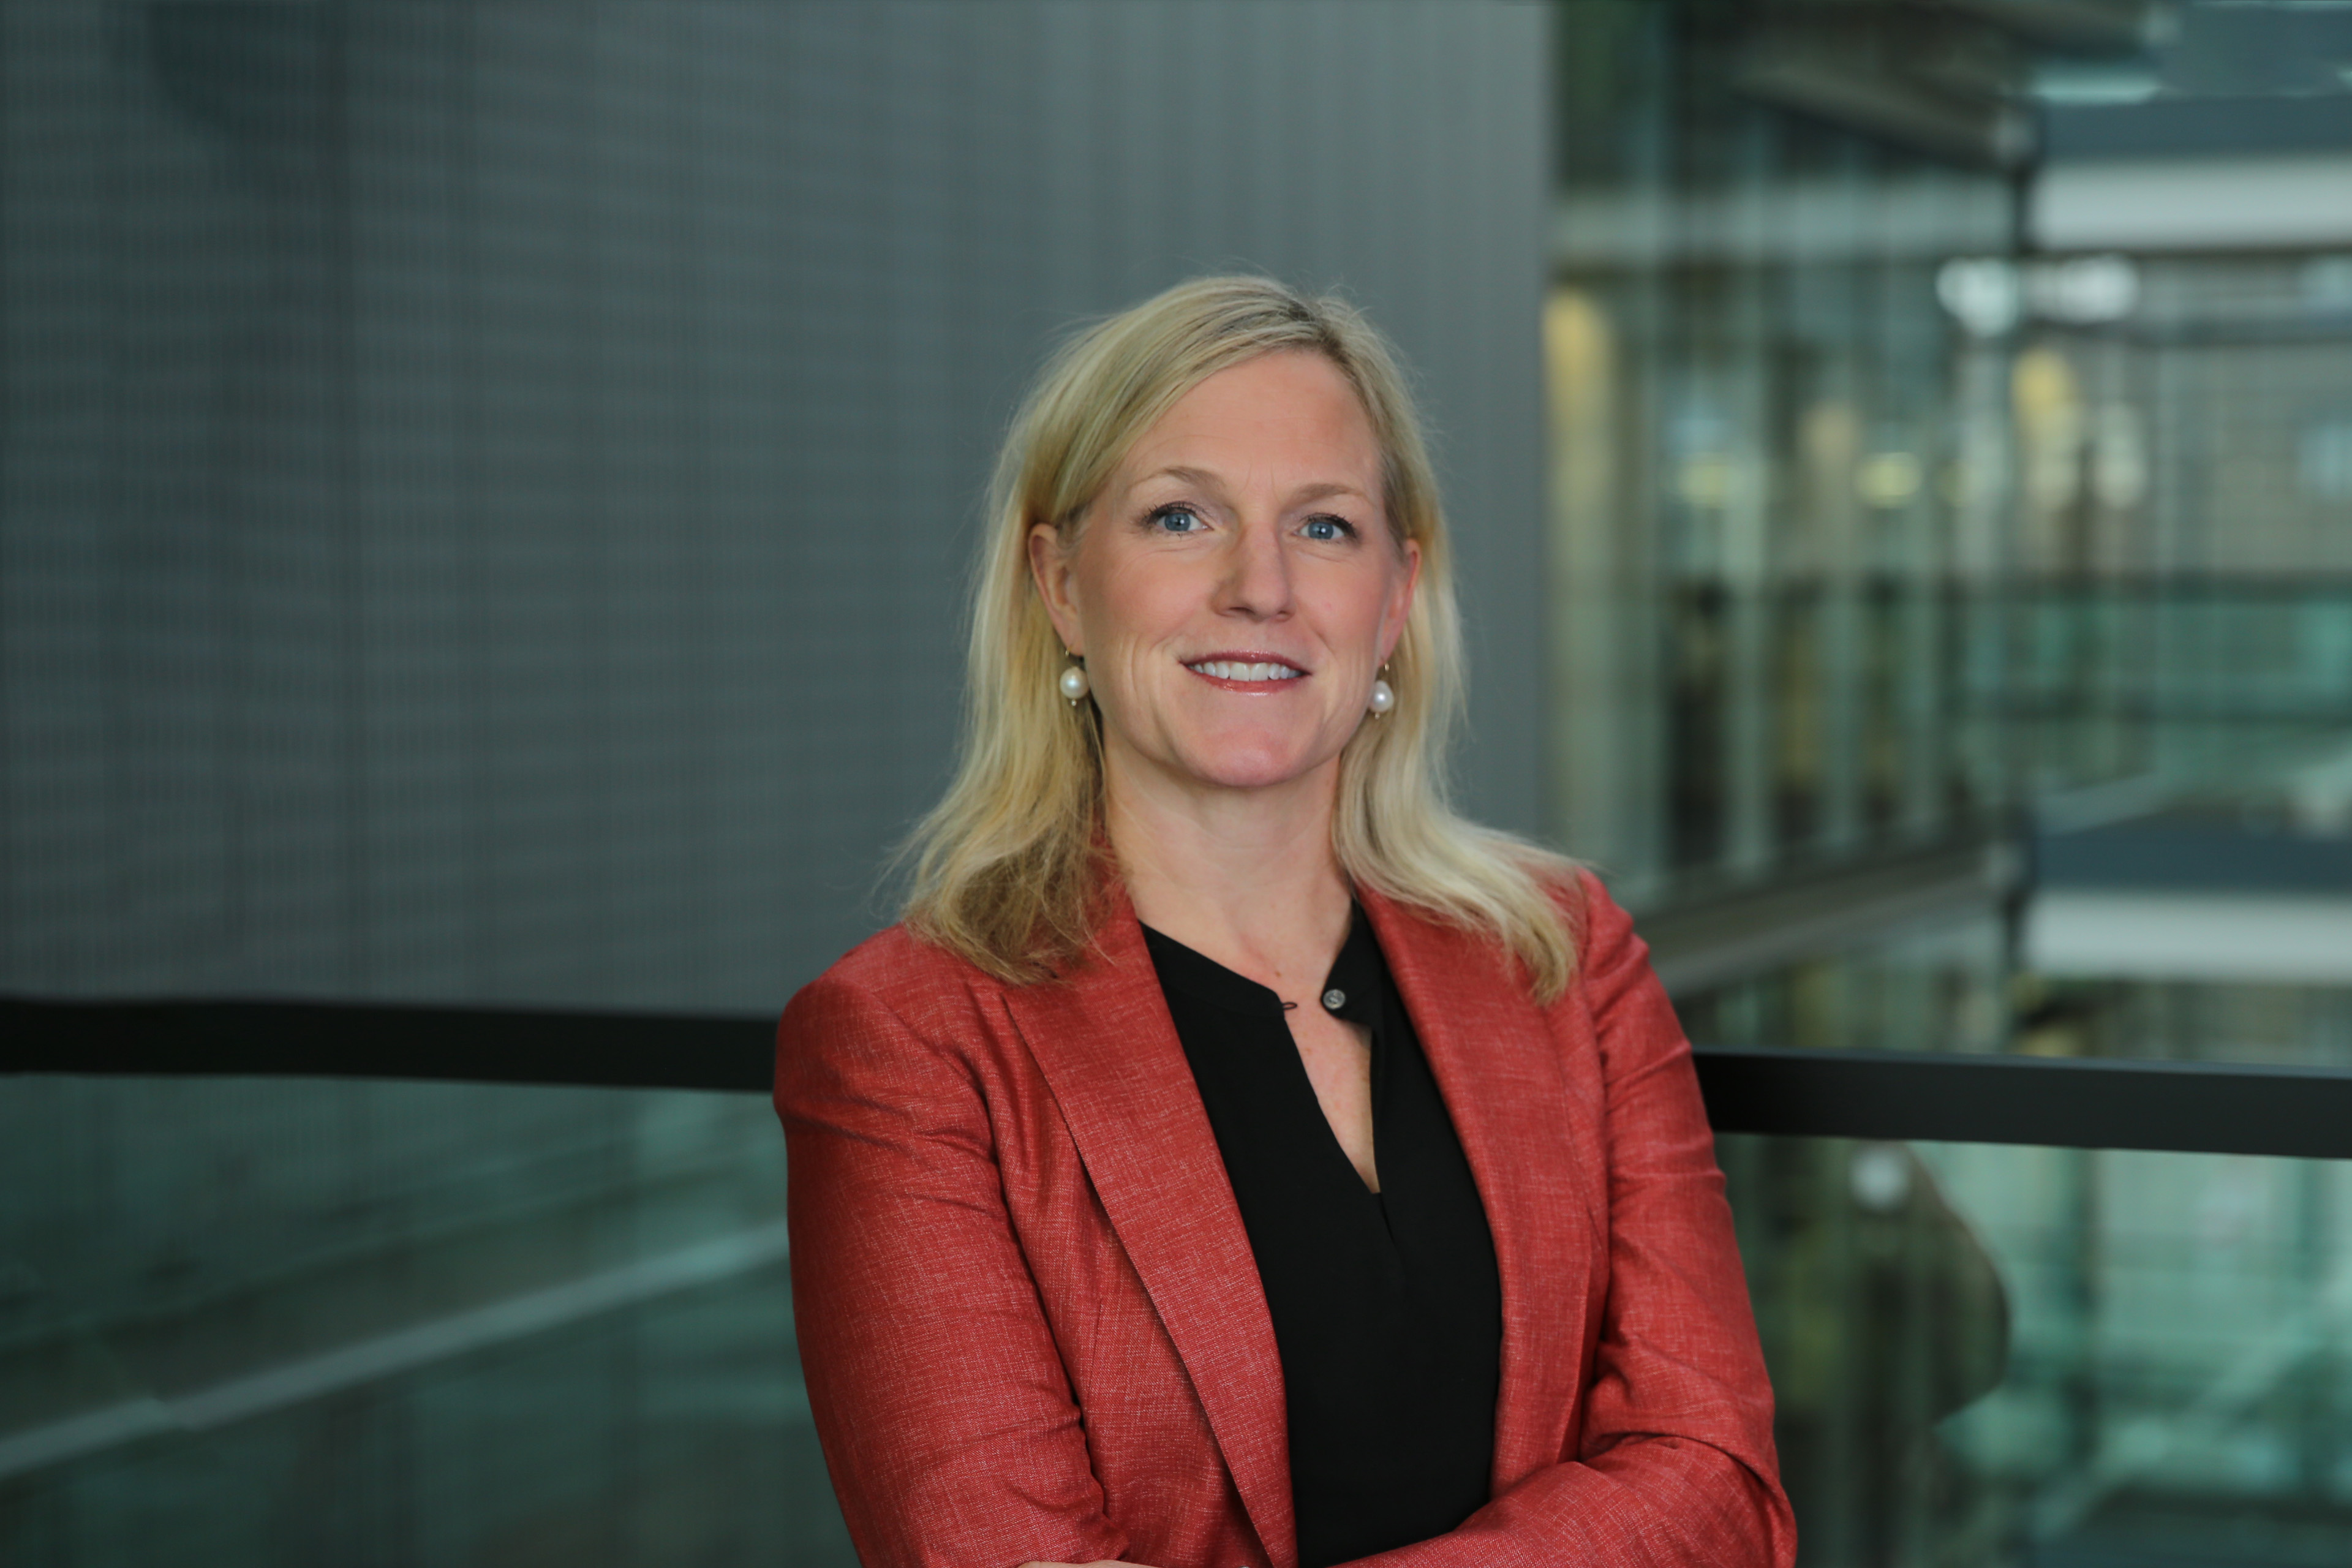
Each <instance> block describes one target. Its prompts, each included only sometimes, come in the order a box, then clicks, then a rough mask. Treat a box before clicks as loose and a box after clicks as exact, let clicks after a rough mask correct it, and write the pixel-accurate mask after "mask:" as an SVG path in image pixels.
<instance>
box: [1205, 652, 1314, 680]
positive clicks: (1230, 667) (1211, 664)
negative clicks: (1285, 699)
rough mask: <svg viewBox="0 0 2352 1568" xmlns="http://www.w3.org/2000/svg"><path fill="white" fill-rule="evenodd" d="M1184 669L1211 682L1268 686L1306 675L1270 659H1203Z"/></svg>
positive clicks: (1301, 671)
mask: <svg viewBox="0 0 2352 1568" xmlns="http://www.w3.org/2000/svg"><path fill="white" fill-rule="evenodd" d="M1184 668H1187V669H1189V670H1191V671H1192V673H1193V674H1195V675H1205V676H1207V677H1208V678H1209V679H1212V680H1237V681H1245V682H1259V681H1264V682H1266V683H1269V684H1271V683H1273V682H1276V681H1282V680H1297V679H1299V678H1300V677H1302V676H1304V675H1305V674H1306V673H1307V672H1306V671H1305V670H1303V669H1294V668H1291V667H1290V666H1289V665H1286V664H1276V663H1275V662H1274V661H1273V660H1271V659H1266V660H1260V661H1256V662H1253V661H1250V660H1247V659H1238V658H1204V659H1202V661H1201V662H1200V663H1198V664H1188V665H1186V666H1185V667H1184Z"/></svg>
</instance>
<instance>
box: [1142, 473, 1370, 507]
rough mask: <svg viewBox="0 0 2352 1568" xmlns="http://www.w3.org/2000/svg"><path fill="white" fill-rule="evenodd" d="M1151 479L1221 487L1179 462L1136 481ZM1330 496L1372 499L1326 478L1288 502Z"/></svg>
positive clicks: (1295, 493)
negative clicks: (1177, 480)
mask: <svg viewBox="0 0 2352 1568" xmlns="http://www.w3.org/2000/svg"><path fill="white" fill-rule="evenodd" d="M1153 479H1179V480H1181V481H1182V482H1184V483H1186V484H1190V485H1198V486H1200V487H1201V488H1202V489H1206V490H1214V489H1223V484H1222V483H1221V482H1220V481H1219V479H1218V478H1217V476H1216V475H1214V474H1213V473H1211V472H1210V471H1209V470H1208V469H1206V468H1186V467H1183V466H1182V465H1181V464H1179V465H1175V466H1171V467H1170V468H1160V469H1158V470H1156V471H1154V472H1152V473H1149V474H1146V475H1144V476H1143V478H1142V479H1139V480H1138V481H1137V483H1139V484H1149V483H1150V482H1151V481H1152V480H1153ZM1332 496H1354V497H1355V498H1356V499H1357V500H1365V501H1368V500H1371V499H1372V498H1371V497H1370V496H1369V495H1367V494H1365V493H1364V492H1363V491H1362V490H1360V489H1357V488H1356V487H1355V486H1353V485H1344V484H1340V483H1339V482H1338V481H1337V480H1332V479H1327V480H1325V481H1323V482H1322V483H1320V484H1313V485H1304V486H1301V487H1300V488H1299V489H1297V490H1294V491H1292V492H1291V495H1290V497H1289V502H1288V504H1290V505H1292V506H1304V505H1306V504H1307V503H1308V502H1309V501H1318V500H1327V499H1328V498H1329V497H1332Z"/></svg>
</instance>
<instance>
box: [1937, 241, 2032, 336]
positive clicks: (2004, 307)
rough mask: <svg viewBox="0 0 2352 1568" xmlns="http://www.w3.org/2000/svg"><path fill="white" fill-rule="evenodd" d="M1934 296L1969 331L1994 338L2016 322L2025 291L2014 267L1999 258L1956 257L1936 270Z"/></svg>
mask: <svg viewBox="0 0 2352 1568" xmlns="http://www.w3.org/2000/svg"><path fill="white" fill-rule="evenodd" d="M1936 298H1937V300H1941V301H1942V302H1943V306H1944V309H1945V310H1949V311H1950V312H1951V313H1952V316H1953V319H1954V320H1956V321H1958V322H1959V323H1960V325H1961V326H1963V327H1966V328H1967V329H1968V330H1969V332H1971V333H1973V334H1974V335H1975V336H1977V337H1979V338H1997V337H1999V336H2000V335H2001V334H2002V333H2003V332H2005V331H2009V330H2010V329H2011V327H2014V326H2016V325H2017V322H2018V318H2019V316H2020V315H2021V314H2022V313H2023V310H2024V306H2025V290H2024V289H2022V288H2021V287H2020V285H2019V283H2018V280H2017V268H2015V267H2014V266H2012V265H2011V264H2010V263H2009V262H2006V261H2003V260H2001V259H2000V258H1998V257H1978V258H1970V257H1957V258H1953V259H1952V260H1950V261H1947V262H1945V263H1944V265H1943V266H1941V267H1939V268H1937V269H1936Z"/></svg>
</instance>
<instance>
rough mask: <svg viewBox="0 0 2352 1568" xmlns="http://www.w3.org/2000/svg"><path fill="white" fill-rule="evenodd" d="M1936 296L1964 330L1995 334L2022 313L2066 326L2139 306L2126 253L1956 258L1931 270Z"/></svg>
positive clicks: (2135, 273) (2135, 275) (2117, 317)
mask: <svg viewBox="0 0 2352 1568" xmlns="http://www.w3.org/2000/svg"><path fill="white" fill-rule="evenodd" d="M1936 298H1937V300H1940V301H1941V302H1942V304H1943V307H1944V309H1945V310H1948V311H1950V312H1951V314H1952V317H1953V319H1954V320H1955V321H1958V322H1959V323H1960V325H1961V326H1962V327H1965V328H1966V329H1967V330H1968V331H1969V332H1971V333H1972V334H1974V335H1975V336H1977V337H1980V338H1994V337H1999V336H2000V334H2001V333H2003V332H2006V331H2009V330H2010V329H2011V328H2012V327H2014V326H2016V325H2017V323H2018V321H2020V320H2021V318H2022V317H2023V316H2024V315H2025V314H2026V313H2027V312H2028V310H2029V309H2030V310H2031V312H2032V314H2033V315H2035V316H2038V317H2040V318H2042V320H2044V321H2062V322H2064V323H2065V324H2067V325H2068V326H2092V325H2095V324H2097V323H2099V322H2102V321H2122V320H2123V319H2124V318H2125V317H2126V316H2128V315H2130V314H2131V313H2132V311H2133V310H2137V308H2138V306H2139V268H2137V266H2135V265H2134V264H2133V262H2132V259H2131V258H2130V257H2128V256H2077V257H2072V258H2068V259H2066V260H2063V261H2033V262H2022V263H2020V262H2013V261H2006V260H2003V259H2001V258H1999V257H1956V258H1953V259H1952V260H1949V261H1947V262H1945V263H1944V265H1943V266H1942V267H1941V268H1937V272H1936Z"/></svg>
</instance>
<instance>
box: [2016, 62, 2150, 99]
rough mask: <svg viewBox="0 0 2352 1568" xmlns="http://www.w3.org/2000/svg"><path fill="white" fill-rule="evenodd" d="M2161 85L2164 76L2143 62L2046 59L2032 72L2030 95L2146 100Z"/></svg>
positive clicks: (2043, 97)
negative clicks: (2114, 62)
mask: <svg viewBox="0 0 2352 1568" xmlns="http://www.w3.org/2000/svg"><path fill="white" fill-rule="evenodd" d="M2163 87H2164V80H2163V79H2162V78H2161V77H2159V76H2158V75H2157V74H2156V72H2154V71H2152V70H2150V69H2148V68H2147V67H2146V66H2144V65H2126V66H2115V65H2085V64H2084V63H2083V62H2081V61H2079V60H2048V61H2044V62H2042V64H2041V65H2039V66H2037V67H2036V68H2034V72H2033V96H2034V97H2036V98H2038V99H2040V100H2042V102H2044V103H2146V102H2147V100H2149V99H2151V98H2154V97H2155V96H2156V95H2157V94H2158V92H2159V91H2161V90H2162V89H2163Z"/></svg>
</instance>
